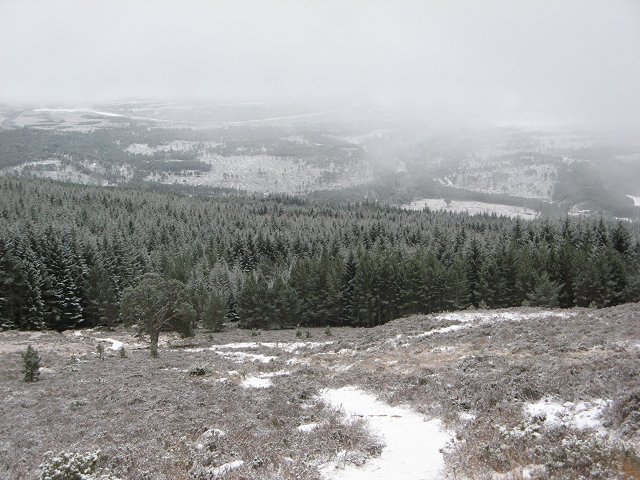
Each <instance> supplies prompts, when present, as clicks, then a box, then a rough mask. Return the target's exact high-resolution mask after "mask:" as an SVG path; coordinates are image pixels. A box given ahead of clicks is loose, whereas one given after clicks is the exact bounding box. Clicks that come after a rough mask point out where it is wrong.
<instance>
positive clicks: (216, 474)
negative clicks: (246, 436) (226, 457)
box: [207, 460, 244, 478]
mask: <svg viewBox="0 0 640 480" xmlns="http://www.w3.org/2000/svg"><path fill="white" fill-rule="evenodd" d="M242 465H244V461H243V460H234V461H233V462H229V463H225V464H223V465H220V466H219V467H215V468H211V469H209V470H208V471H207V473H208V476H207V478H222V477H224V476H225V475H226V474H227V473H229V472H230V471H232V470H235V469H236V468H240V467H241V466H242Z"/></svg>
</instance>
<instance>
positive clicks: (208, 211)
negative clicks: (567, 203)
mask: <svg viewBox="0 0 640 480" xmlns="http://www.w3.org/2000/svg"><path fill="white" fill-rule="evenodd" d="M639 239H640V234H639V231H638V224H637V223H629V222H620V221H615V220H608V219H603V218H582V217H580V218H570V217H567V218H548V219H538V220H534V221H521V220H518V219H515V220H514V219H510V218H506V217H496V216H489V215H484V216H468V215H465V214H453V213H436V212H429V211H424V212H409V211H404V210H401V209H399V208H396V207H391V206H381V205H377V204H374V203H366V202H365V203H349V204H344V205H336V204H330V203H324V202H320V201H312V200H302V199H298V198H294V197H286V196H276V195H272V196H255V197H251V196H247V197H233V198H224V197H223V198H209V197H204V196H202V197H191V196H187V195H179V194H172V193H159V192H150V191H139V190H133V189H127V188H122V187H119V188H99V187H93V186H82V185H70V184H61V183H55V182H50V181H44V180H19V179H11V178H2V179H0V326H1V327H2V328H4V329H8V328H20V329H39V328H52V329H57V330H65V329H70V328H77V327H85V326H97V325H107V326H113V325H114V324H116V323H117V322H120V321H122V318H121V317H122V315H121V312H120V307H121V299H122V298H123V295H124V294H125V292H126V291H127V289H133V288H136V286H137V285H138V284H139V283H140V281H141V280H142V278H143V275H145V274H149V273H156V274H159V275H161V276H162V277H163V278H164V279H166V280H171V281H176V282H179V283H180V284H181V285H183V286H184V288H185V291H186V292H187V294H188V303H190V304H191V306H192V307H193V310H194V311H195V315H193V318H194V322H195V323H196V324H200V325H216V327H215V328H219V326H220V325H221V324H222V321H235V320H239V322H240V325H241V326H243V327H247V328H286V327H292V326H296V325H301V326H325V325H332V326H338V325H353V326H374V325H379V324H382V323H385V322H387V321H389V320H392V319H394V318H397V317H400V316H404V315H410V314H414V313H430V312H437V311H444V310H460V309H466V308H470V307H490V308H501V307H510V306H519V305H523V304H525V305H541V306H559V307H563V308H568V307H573V306H584V307H587V306H593V307H605V306H610V305H615V304H619V303H623V302H628V301H638V300H640V268H639V267H640V244H639ZM212 316H214V317H216V318H212ZM212 328H213V327H212Z"/></svg>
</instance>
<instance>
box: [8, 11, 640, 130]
mask: <svg viewBox="0 0 640 480" xmlns="http://www.w3.org/2000/svg"><path fill="white" fill-rule="evenodd" d="M136 96H144V97H155V98H158V97H161V98H185V97H189V98H208V99H212V100H215V101H265V100H266V101H271V100H294V101H300V100H302V101H306V100H324V99H338V100H357V101H377V102H384V103H387V104H399V105H416V106H419V107H420V108H424V109H435V110H438V109H443V110H450V111H457V112H465V113H467V114H468V115H475V114H482V113H487V112H497V111H502V110H514V111H536V112H538V111H539V112H553V113H558V114H563V115H574V116H578V117H580V116H582V117H585V118H595V117H602V118H607V119H624V120H625V121H627V122H635V121H637V118H638V114H637V112H638V111H640V1H639V0H602V1H597V0H532V1H520V0H504V1H502V0H495V1H494V0H477V1H471V0H446V1H445V0H432V1H429V0H421V1H410V0H393V1H392V0H385V1H376V0H228V1H227V0H208V1H204V0H202V1H196V0H191V1H190V0H181V1H177V0H176V1H161V0H148V1H146V0H126V1H125V0H122V1H120V0H100V1H91V0H77V1H66V0H65V1H62V0H42V1H35V0H0V101H4V102H29V103H54V102H55V103H60V102H76V103H77V102H85V103H87V102H94V101H105V100H111V99H116V98H121V97H136ZM638 124H639V125H640V122H639V123H638Z"/></svg>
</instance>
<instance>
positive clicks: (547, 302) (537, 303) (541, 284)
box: [527, 273, 562, 308]
mask: <svg viewBox="0 0 640 480" xmlns="http://www.w3.org/2000/svg"><path fill="white" fill-rule="evenodd" d="M561 289H562V285H558V283H557V282H554V281H553V280H551V279H550V278H549V275H547V274H546V273H543V274H542V275H540V276H539V277H538V281H537V282H536V287H535V290H533V291H532V292H530V293H528V294H527V300H528V302H529V304H530V305H531V306H533V307H551V308H554V307H557V306H558V305H559V303H558V294H559V293H560V290H561Z"/></svg>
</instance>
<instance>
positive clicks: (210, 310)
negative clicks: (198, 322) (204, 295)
mask: <svg viewBox="0 0 640 480" xmlns="http://www.w3.org/2000/svg"><path fill="white" fill-rule="evenodd" d="M226 313H227V302H226V301H225V299H224V298H223V297H222V296H221V295H219V294H217V293H211V294H210V295H209V299H208V300H207V303H206V305H205V309H204V312H203V316H202V326H203V327H204V328H205V329H206V330H208V331H210V332H221V331H222V329H223V327H224V319H225V314H226Z"/></svg>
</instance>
